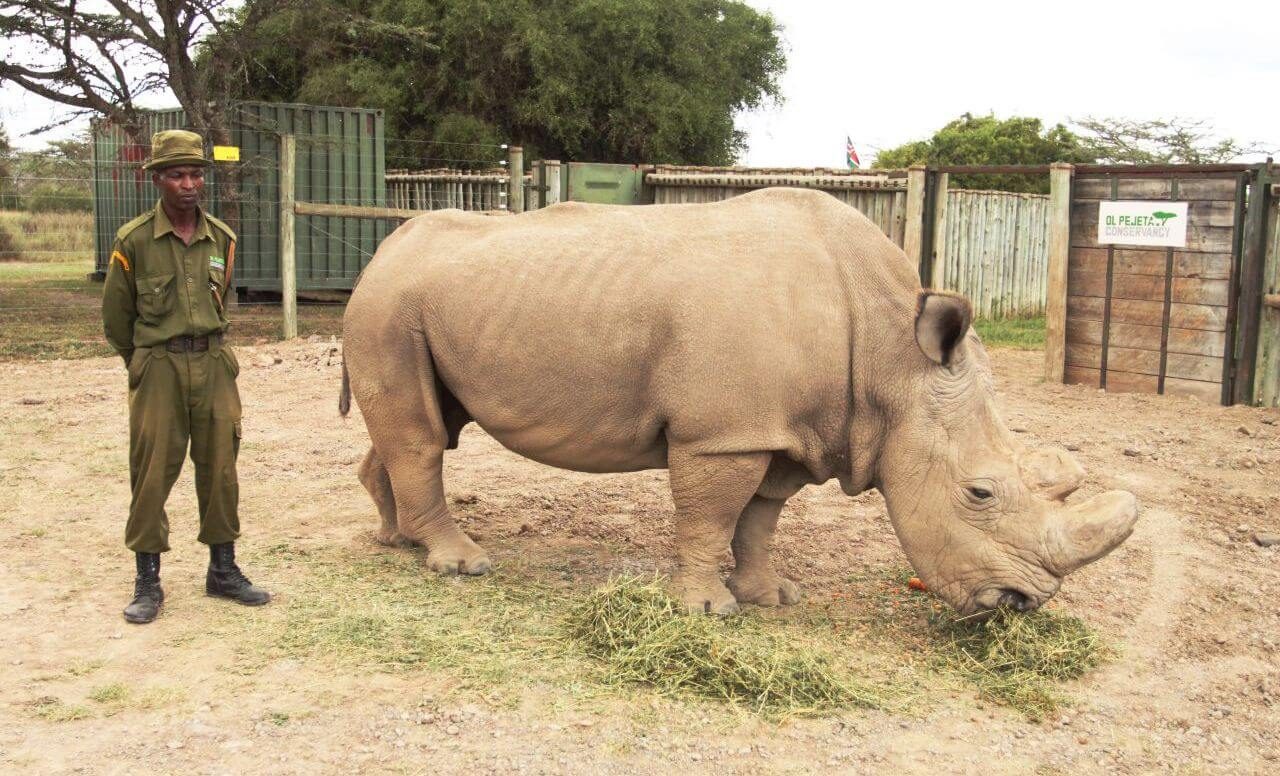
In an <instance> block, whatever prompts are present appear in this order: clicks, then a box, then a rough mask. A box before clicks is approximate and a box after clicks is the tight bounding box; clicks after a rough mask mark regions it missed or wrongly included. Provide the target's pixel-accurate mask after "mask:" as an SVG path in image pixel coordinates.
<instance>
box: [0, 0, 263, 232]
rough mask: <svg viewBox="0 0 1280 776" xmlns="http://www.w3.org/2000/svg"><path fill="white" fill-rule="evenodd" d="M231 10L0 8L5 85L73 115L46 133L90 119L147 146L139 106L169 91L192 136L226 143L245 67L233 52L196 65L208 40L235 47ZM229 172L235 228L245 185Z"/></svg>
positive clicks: (217, 3) (198, 0)
mask: <svg viewBox="0 0 1280 776" xmlns="http://www.w3.org/2000/svg"><path fill="white" fill-rule="evenodd" d="M233 5H234V3H233V2H232V0H150V1H149V0H102V1H101V2H95V3H92V4H89V3H81V2H78V0H0V33H3V34H4V38H5V41H6V43H7V46H6V48H5V50H4V55H3V57H2V58H0V82H4V81H8V82H11V83H14V84H16V85H18V86H19V87H21V88H23V89H25V90H26V91H28V92H31V93H32V94H36V95H39V96H41V97H44V98H45V99H48V100H52V101H53V102H56V103H59V104H61V105H64V106H67V107H68V108H70V109H71V110H70V111H69V113H68V114H67V115H66V116H63V117H62V118H60V119H57V120H55V121H53V122H51V123H50V124H49V125H48V126H47V127H44V128H42V129H48V128H52V127H55V126H60V125H63V124H67V123H70V122H72V121H75V120H77V119H79V118H82V117H83V116H85V115H91V116H96V117H101V118H105V119H107V120H109V121H112V122H115V123H117V124H118V125H120V126H121V127H122V128H123V129H124V131H125V133H126V134H127V135H128V137H129V139H130V141H131V142H132V143H133V144H134V145H137V146H145V145H146V144H147V143H148V141H149V138H147V137H145V136H144V133H143V123H142V121H141V119H140V112H141V108H139V107H138V100H139V99H140V98H141V97H143V96H146V95H149V94H154V93H156V92H159V91H162V90H163V89H165V88H166V87H167V88H168V89H170V90H171V91H172V92H173V94H174V96H175V97H176V98H177V100H178V104H179V105H181V106H182V108H183V110H184V111H185V112H186V115H187V121H188V123H189V124H190V126H191V128H192V129H193V130H195V131H196V132H199V133H200V134H201V135H204V136H205V137H206V138H207V139H210V140H212V141H213V142H214V143H217V144H229V143H230V141H231V134H230V126H229V125H228V122H227V120H226V108H227V89H228V85H229V83H230V82H231V81H232V80H234V78H235V77H236V75H237V74H238V73H242V72H243V70H244V69H245V67H247V65H248V60H246V59H245V58H244V57H243V56H242V55H241V49H240V48H239V47H236V46H224V49H223V51H222V56H221V57H220V58H219V59H218V60H217V62H216V66H210V67H199V68H198V67H196V64H195V57H196V47H197V45H198V44H199V43H200V41H202V40H203V39H204V38H205V37H206V36H207V35H210V34H220V35H222V37H223V38H225V39H227V40H234V39H235V35H234V34H233V31H232V29H231V27H232V26H233V19H232V16H231V6H233ZM85 6H88V7H87V8H86V7H85ZM237 18H242V17H237ZM243 18H245V19H246V20H248V21H252V18H251V17H243ZM37 131H39V130H37ZM228 173H229V174H224V175H223V176H221V177H220V178H219V183H220V194H221V195H222V201H223V203H224V204H223V213H222V215H223V217H224V218H227V219H228V220H229V221H231V222H232V223H235V222H236V221H238V212H239V211H238V206H237V204H236V199H235V192H236V190H237V188H238V181H237V178H236V175H235V174H234V171H232V170H229V171H228Z"/></svg>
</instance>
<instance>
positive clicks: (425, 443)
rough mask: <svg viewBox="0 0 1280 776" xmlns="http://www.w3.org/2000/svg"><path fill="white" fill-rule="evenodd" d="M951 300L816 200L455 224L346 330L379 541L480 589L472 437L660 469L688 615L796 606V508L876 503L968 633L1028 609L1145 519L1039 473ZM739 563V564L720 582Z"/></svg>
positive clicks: (1126, 502) (392, 251)
mask: <svg viewBox="0 0 1280 776" xmlns="http://www.w3.org/2000/svg"><path fill="white" fill-rule="evenodd" d="M970 317H971V309H970V305H969V303H968V301H966V300H965V299H964V298H963V297H960V296H956V295H953V294H948V293H940V292H934V291H928V290H921V288H920V283H919V280H918V277H917V274H916V269H915V267H914V266H913V265H912V263H911V262H910V261H908V260H907V257H906V256H905V255H904V254H903V252H902V251H901V250H900V249H899V248H898V247H897V246H896V245H894V244H893V243H892V242H890V241H889V240H888V239H887V238H886V237H885V236H884V235H883V234H882V233H881V232H880V230H879V229H878V228H876V226H875V225H874V224H872V223H871V221H869V220H867V219H866V218H865V217H863V216H862V214H861V213H859V212H858V211H857V210H854V209H853V208H851V207H849V206H847V205H845V204H843V203H841V202H839V201H838V200H836V199H834V198H833V197H830V196H828V195H826V194H823V193H820V192H813V191H803V190H795V189H765V190H762V191H758V192H755V193H752V194H748V195H745V196H741V197H738V198H736V199H731V200H728V201H725V202H717V203H714V204H698V205H658V206H648V207H636V206H622V207H614V206H598V205H583V204H577V203H566V204H561V205H554V206H552V207H549V208H546V209H544V210H539V211H536V212H531V213H526V214H523V215H519V216H514V217H504V218H495V217H485V216H481V215H474V214H464V213H461V212H458V211H442V212H439V213H432V214H429V215H424V216H421V217H418V218H415V219H413V220H412V221H409V222H408V223H406V224H404V225H403V226H401V227H400V228H399V229H397V230H396V231H395V233H394V234H392V235H391V236H390V237H388V238H387V240H386V241H385V242H383V244H382V246H381V247H380V248H379V249H378V253H377V255H376V256H375V257H374V259H373V261H372V262H371V263H370V265H369V267H368V268H367V269H366V270H365V272H364V275H363V276H362V278H361V280H360V283H359V285H358V287H357V288H356V290H355V292H354V293H353V294H352V296H351V300H350V303H349V304H348V306H347V311H346V318H345V320H344V324H343V334H344V355H345V369H346V370H349V375H350V377H349V390H348V385H347V383H346V382H345V379H346V374H345V373H344V385H343V398H342V402H341V404H342V407H341V408H342V410H343V412H344V413H345V412H346V410H347V408H348V407H349V397H350V395H351V394H354V396H355V399H356V401H357V402H358V403H359V405H360V408H361V410H362V412H363V414H364V420H365V424H366V425H367V427H368V430H369V436H370V437H371V438H372V441H373V446H372V448H371V449H370V451H369V454H368V456H367V457H366V459H365V461H364V463H363V464H362V465H361V466H360V480H361V482H363V483H364V485H365V487H366V488H368V490H369V493H370V494H371V495H372V496H373V500H374V502H375V503H376V504H377V506H378V511H379V512H380V513H381V516H382V529H381V531H380V534H379V538H380V540H381V541H383V542H386V543H388V544H393V543H399V542H404V541H410V542H420V543H422V544H424V545H426V547H427V548H428V555H427V562H428V565H429V566H430V568H432V569H433V570H435V571H438V572H440V573H445V574H452V573H465V574H483V573H484V572H486V571H488V570H489V567H490V562H489V558H488V556H487V555H486V554H485V551H484V550H483V549H481V548H480V547H479V546H478V545H477V544H475V543H474V542H473V541H472V540H471V539H470V538H469V537H468V536H467V535H466V534H464V533H463V532H462V531H461V530H459V528H458V526H457V525H456V524H455V522H454V520H453V518H452V517H451V516H450V514H449V508H448V506H447V503H446V501H445V497H444V484H443V481H442V479H441V461H442V458H443V456H444V451H445V450H446V449H451V448H454V447H456V446H457V443H458V434H459V432H460V431H461V430H462V428H463V426H465V425H466V424H467V423H469V422H471V421H473V420H474V421H475V422H476V423H478V424H479V425H480V427H481V428H483V429H484V430H485V431H486V432H487V433H488V434H489V435H491V436H492V437H493V438H494V439H496V440H498V442H500V443H501V444H503V445H504V446H505V447H507V448H509V449H511V450H513V451H515V452H517V453H519V454H521V455H523V456H526V457H528V458H531V459H533V460H535V461H540V462H542V463H546V464H549V465H551V466H558V467H562V468H566V469H574V470H577V471H584V472H622V471H635V470H639V469H661V468H667V469H669V470H670V481H671V494H672V498H673V500H674V502H675V508H676V520H675V524H676V545H675V546H676V556H677V557H676V570H675V573H674V578H673V581H674V584H675V587H676V589H677V593H678V595H680V596H681V597H682V598H683V600H684V601H685V602H686V603H687V604H688V605H689V606H690V607H691V608H693V609H696V610H702V611H709V612H717V613H724V612H730V611H733V610H734V609H736V608H737V605H738V603H739V602H750V603H755V604H760V605H765V606H770V605H776V604H780V603H782V604H787V603H793V602H795V601H796V600H797V599H798V597H799V589H798V588H797V586H796V584H795V583H794V582H792V581H791V580H789V579H786V578H784V577H782V576H781V575H779V574H778V573H777V571H776V570H775V569H774V567H773V565H772V563H771V561H770V557H769V553H770V544H771V541H772V538H773V533H774V527H775V525H776V524H777V520H778V513H779V512H780V511H781V509H782V506H783V504H784V503H785V502H786V500H787V499H788V498H789V497H791V496H792V495H794V494H795V493H796V492H797V491H799V490H800V489H801V488H803V487H804V486H805V485H810V484H815V483H822V482H826V481H828V480H830V479H832V478H835V479H837V480H839V482H840V485H841V487H842V488H843V490H844V491H845V492H846V493H848V494H850V495H853V494H857V493H859V492H861V491H864V490H866V489H868V488H873V487H874V488H879V489H880V491H881V492H882V493H883V494H884V497H885V500H886V502H887V504H888V509H889V517H890V519H891V521H892V522H893V526H894V529H895V530H896V532H897V534H898V538H899V540H900V541H901V542H902V546H903V549H904V550H905V551H906V555H907V558H908V559H909V560H910V561H911V564H912V565H913V566H914V567H915V569H916V571H917V573H918V574H919V575H920V577H921V578H922V579H923V580H924V582H925V583H926V584H927V585H928V586H929V588H930V589H931V590H933V591H934V592H935V593H937V594H938V595H939V596H940V597H941V598H943V599H944V600H945V601H947V602H948V603H949V604H951V605H952V606H953V607H955V608H956V609H957V610H959V611H960V612H962V613H974V612H980V611H984V610H988V609H991V608H993V607H996V606H1000V605H1005V606H1012V607H1016V608H1018V609H1022V610H1029V609H1033V608H1035V607H1037V606H1039V605H1041V604H1043V603H1044V602H1045V601H1047V600H1048V599H1049V598H1050V597H1051V596H1052V595H1053V594H1054V593H1055V592H1056V591H1057V589H1058V586H1059V585H1060V584H1061V582H1062V578H1063V577H1064V576H1065V575H1066V574H1068V573H1070V572H1071V571H1073V570H1074V569H1077V568H1079V567H1080V566H1082V565H1084V564H1086V563H1089V562H1090V561H1093V560H1095V559H1097V558H1099V557H1101V556H1102V555H1104V554H1106V553H1107V552H1108V551H1110V550H1111V549H1112V548H1114V547H1115V546H1116V545H1118V544H1119V543H1120V542H1122V541H1124V539H1125V538H1126V537H1127V536H1128V535H1129V533H1130V532H1131V530H1132V527H1133V524H1134V521H1135V519H1136V518H1137V504H1136V502H1135V500H1134V497H1133V496H1132V495H1131V494H1129V493H1125V492H1119V491H1112V492H1108V493H1103V494H1101V495H1098V496H1095V497H1093V498H1092V499H1089V500H1087V501H1084V502H1083V503H1079V504H1074V505H1070V506H1068V505H1065V504H1064V503H1063V501H1064V500H1065V498H1066V497H1067V495H1068V494H1070V493H1071V492H1072V491H1073V490H1075V488H1076V487H1077V486H1078V485H1079V483H1080V481H1081V479H1082V477H1083V472H1082V470H1081V469H1080V467H1079V466H1078V465H1077V464H1075V463H1074V462H1073V461H1072V460H1071V459H1070V458H1069V457H1067V455H1066V454H1065V453H1063V452H1059V451H1041V452H1034V453H1028V452H1024V451H1023V450H1022V449H1021V448H1020V446H1019V445H1018V444H1017V442H1015V441H1014V439H1013V437H1012V436H1011V435H1010V433H1009V431H1008V430H1007V429H1006V428H1005V425H1004V423H1003V421H1002V420H1001V418H1000V416H999V414H998V412H997V411H996V407H995V399H994V393H993V388H992V381H991V372H990V368H989V364H988V361H987V356H986V353H985V351H984V349H983V347H982V345H981V343H980V342H979V340H978V338H977V336H976V335H975V334H974V333H973V332H972V331H971V330H970V328H969V323H970ZM726 546H731V547H732V549H733V554H734V557H735V558H736V561H737V567H736V569H735V570H734V571H733V573H732V574H731V575H730V576H729V578H728V586H727V587H726V586H725V583H724V582H723V581H722V580H721V578H720V574H719V570H718V565H719V561H720V557H721V555H722V552H723V551H724V549H725V547H726Z"/></svg>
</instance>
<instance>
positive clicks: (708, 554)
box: [667, 448, 770, 614]
mask: <svg viewBox="0 0 1280 776" xmlns="http://www.w3.org/2000/svg"><path fill="white" fill-rule="evenodd" d="M769 459H770V454H769V453H744V454H726V455H698V454H691V453H688V452H685V451H682V450H680V449H678V448H676V449H672V450H671V451H670V452H669V453H668V456H667V461H668V467H669V468H670V471H671V497H672V500H673V501H674V502H675V506H676V573H675V579H674V580H673V581H674V583H675V588H676V594H677V595H678V596H679V597H680V599H681V600H682V601H683V602H684V603H685V605H686V606H688V607H689V609H690V611H694V612H706V613H709V614H731V613H733V612H735V611H737V610H738V602H737V599H735V598H734V596H733V594H732V593H730V592H729V588H727V587H725V586H724V583H723V582H722V581H721V579H720V558H721V556H722V555H723V554H724V550H725V548H727V547H728V545H729V540H730V539H731V537H732V536H733V531H734V527H735V526H736V525H737V523H738V517H739V516H740V515H741V514H742V511H743V509H744V508H745V507H746V505H747V503H748V502H749V501H750V500H751V497H752V495H753V494H754V493H755V491H756V489H757V488H758V487H759V486H760V482H761V480H762V479H763V478H764V474H765V471H766V470H767V469H768V468H769Z"/></svg>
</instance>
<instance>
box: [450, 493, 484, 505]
mask: <svg viewBox="0 0 1280 776" xmlns="http://www.w3.org/2000/svg"><path fill="white" fill-rule="evenodd" d="M479 500H480V497H479V496H477V495H476V494H474V493H459V494H458V495H456V496H454V497H453V503H455V504H474V503H476V502H477V501H479Z"/></svg>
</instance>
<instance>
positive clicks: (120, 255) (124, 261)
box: [111, 251, 129, 272]
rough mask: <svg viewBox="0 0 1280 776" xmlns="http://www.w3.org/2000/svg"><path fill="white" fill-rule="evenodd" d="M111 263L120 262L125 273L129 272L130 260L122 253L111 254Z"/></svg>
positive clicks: (114, 252) (113, 252)
mask: <svg viewBox="0 0 1280 776" xmlns="http://www.w3.org/2000/svg"><path fill="white" fill-rule="evenodd" d="M111 261H118V262H120V267H121V268H122V269H124V271H125V272H128V271H129V260H128V259H127V258H125V255H124V254H123V253H121V252H120V251H112V252H111Z"/></svg>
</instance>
